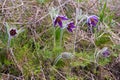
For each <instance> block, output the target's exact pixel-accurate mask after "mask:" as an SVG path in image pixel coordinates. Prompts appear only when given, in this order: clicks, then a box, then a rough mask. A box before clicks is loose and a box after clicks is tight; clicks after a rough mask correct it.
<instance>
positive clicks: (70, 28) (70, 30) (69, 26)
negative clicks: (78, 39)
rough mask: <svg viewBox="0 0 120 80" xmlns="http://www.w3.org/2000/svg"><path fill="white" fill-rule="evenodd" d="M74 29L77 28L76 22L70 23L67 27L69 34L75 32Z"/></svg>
mask: <svg viewBox="0 0 120 80" xmlns="http://www.w3.org/2000/svg"><path fill="white" fill-rule="evenodd" d="M73 28H76V26H75V25H74V22H70V23H69V24H68V25H67V30H68V31H69V32H73Z"/></svg>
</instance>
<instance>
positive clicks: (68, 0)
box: [35, 0, 71, 23]
mask: <svg viewBox="0 0 120 80" xmlns="http://www.w3.org/2000/svg"><path fill="white" fill-rule="evenodd" d="M70 1H71V0H67V1H66V2H64V3H63V4H61V5H60V6H58V7H57V8H56V9H55V10H57V9H59V8H60V7H62V6H64V5H65V4H67V3H68V2H70ZM49 14H50V13H48V14H46V15H45V16H43V17H41V18H40V19H39V20H37V21H36V22H35V23H37V22H39V21H41V20H42V19H44V18H46V17H47V16H48V15H49Z"/></svg>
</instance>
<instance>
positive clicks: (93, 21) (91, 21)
mask: <svg viewBox="0 0 120 80" xmlns="http://www.w3.org/2000/svg"><path fill="white" fill-rule="evenodd" d="M97 23H98V16H96V15H91V16H89V17H88V18H87V24H88V26H90V27H95V26H96V25H97Z"/></svg>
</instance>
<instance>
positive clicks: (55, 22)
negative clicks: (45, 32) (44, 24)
mask: <svg viewBox="0 0 120 80" xmlns="http://www.w3.org/2000/svg"><path fill="white" fill-rule="evenodd" d="M56 24H57V18H56V19H55V20H54V26H56Z"/></svg>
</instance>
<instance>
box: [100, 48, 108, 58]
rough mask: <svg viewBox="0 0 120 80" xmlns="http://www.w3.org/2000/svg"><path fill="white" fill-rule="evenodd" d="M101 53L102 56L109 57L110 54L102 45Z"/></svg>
mask: <svg viewBox="0 0 120 80" xmlns="http://www.w3.org/2000/svg"><path fill="white" fill-rule="evenodd" d="M101 54H102V56H103V57H109V56H110V51H109V50H108V48H107V47H104V48H103V50H102V52H101Z"/></svg>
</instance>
